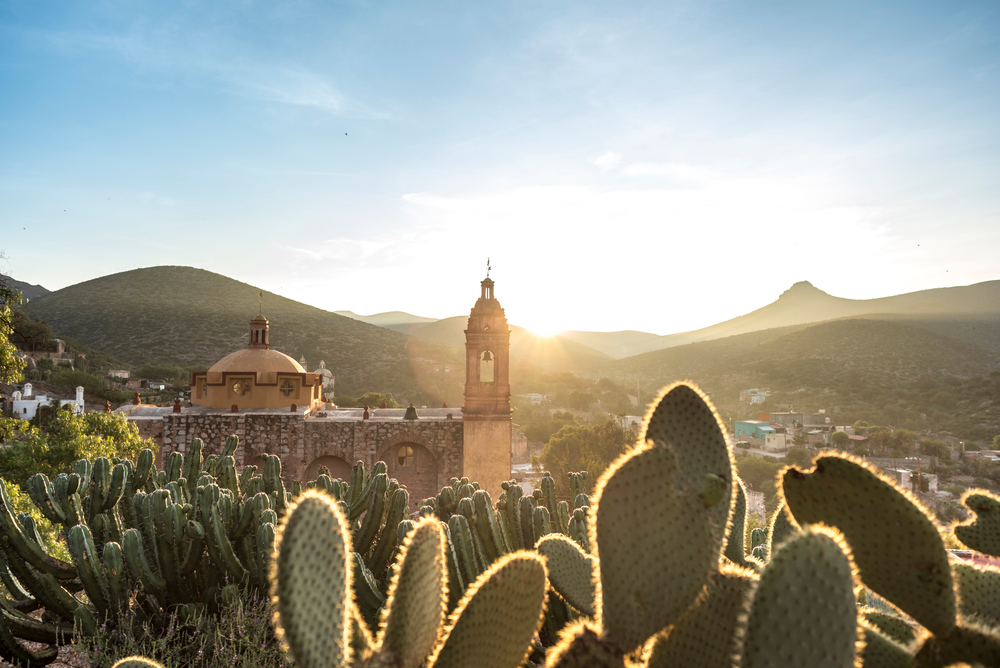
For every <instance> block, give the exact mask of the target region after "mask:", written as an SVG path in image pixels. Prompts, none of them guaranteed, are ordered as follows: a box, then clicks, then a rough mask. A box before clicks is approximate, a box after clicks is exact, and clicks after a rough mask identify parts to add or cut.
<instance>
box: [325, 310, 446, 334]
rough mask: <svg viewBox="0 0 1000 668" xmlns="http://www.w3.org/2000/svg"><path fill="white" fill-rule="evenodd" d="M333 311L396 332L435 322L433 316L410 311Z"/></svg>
mask: <svg viewBox="0 0 1000 668" xmlns="http://www.w3.org/2000/svg"><path fill="white" fill-rule="evenodd" d="M334 313H336V314H337V315H342V316H344V317H346V318H352V319H354V320H360V321H361V322H367V323H368V324H369V325H375V326H377V327H386V328H388V329H394V330H396V331H397V332H400V331H401V332H405V330H406V328H408V327H409V326H411V325H422V324H425V323H430V322H436V319H435V318H425V317H423V316H419V315H413V314H412V313H406V312H404V311H386V312H385V313H375V314H373V315H358V314H357V313H355V312H354V311H334Z"/></svg>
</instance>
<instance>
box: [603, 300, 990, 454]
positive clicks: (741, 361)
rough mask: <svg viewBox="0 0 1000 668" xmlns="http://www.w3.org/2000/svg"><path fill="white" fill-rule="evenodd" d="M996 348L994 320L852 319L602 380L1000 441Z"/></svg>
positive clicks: (763, 335) (719, 344)
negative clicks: (681, 386) (683, 386)
mask: <svg viewBox="0 0 1000 668" xmlns="http://www.w3.org/2000/svg"><path fill="white" fill-rule="evenodd" d="M998 349H1000V319H994V320H988V319H969V320H958V319H947V318H939V319H925V320H904V319H902V318H897V319H891V320H879V319H873V318H855V319H846V320H836V321H832V322H824V323H820V324H816V325H809V326H801V325H795V326H789V327H785V328H776V329H771V330H764V331H758V332H752V333H748V334H740V335H736V336H731V337H727V338H722V339H716V340H714V341H704V342H699V343H692V344H687V345H683V346H677V347H674V348H668V349H665V350H658V351H654V352H651V353H645V354H643V355H637V356H635V357H631V358H628V359H624V360H617V361H615V362H613V363H612V364H611V366H610V368H609V370H608V371H607V375H609V376H610V377H612V378H614V379H616V380H619V381H625V382H629V383H635V382H640V383H642V384H643V386H644V387H648V388H650V391H652V390H653V389H654V388H658V387H660V386H661V385H664V384H666V383H668V382H671V381H674V380H677V379H680V378H690V379H693V380H695V381H696V382H698V383H699V384H701V385H702V386H703V387H704V388H705V389H706V390H707V391H709V392H710V393H712V395H713V398H714V399H715V400H716V401H717V403H719V404H721V405H727V406H730V407H733V408H734V409H736V408H739V410H742V411H743V412H744V414H745V415H754V416H755V415H756V411H757V410H763V411H765V412H766V411H767V410H768V406H766V405H765V406H762V407H759V408H758V407H753V408H751V407H750V406H746V405H744V406H742V407H740V406H739V404H738V403H737V402H738V399H739V391H740V390H741V389H749V388H751V387H766V388H769V389H770V390H772V391H773V392H774V394H773V395H772V398H771V399H769V402H771V403H772V404H781V405H783V404H792V405H794V406H796V408H797V409H799V410H807V411H808V410H816V409H819V408H825V409H828V410H833V409H837V408H839V409H840V411H841V413H842V414H844V415H850V416H852V417H851V419H852V421H853V419H859V418H864V419H870V420H871V421H873V423H881V424H891V425H893V426H895V427H906V428H909V429H915V430H918V431H921V432H926V431H928V430H934V431H950V432H952V433H954V434H956V435H958V436H960V437H963V438H975V439H989V438H992V436H993V435H996V434H1000V354H998V352H997V350H998ZM994 386H996V387H994Z"/></svg>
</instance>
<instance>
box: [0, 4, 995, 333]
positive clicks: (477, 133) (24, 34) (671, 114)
mask: <svg viewBox="0 0 1000 668" xmlns="http://www.w3.org/2000/svg"><path fill="white" fill-rule="evenodd" d="M998 121H1000V5H998V4H997V3H996V2H992V1H989V2H961V1H949V2H919V1H905V2H880V1H878V0H874V1H872V0H869V1H866V2H836V3H834V2H823V3H820V2H768V1H766V0H764V1H761V2H753V3H747V2H737V1H732V2H729V1H711V0H708V1H701V2H668V1H667V2H665V1H662V0H661V1H659V2H649V3H641V2H636V3H627V2H616V3H607V2H580V1H574V2H562V1H559V0H556V1H553V2H545V3H539V2H502V1H498V2H492V3H476V2H473V3H469V2H438V3H421V2H413V1H412V0H411V1H407V2H397V1H395V0H385V1H382V2H361V1H358V2H341V3H338V2H332V1H322V2H310V1H289V2H254V1H243V2H234V1H226V0H219V1H215V2H176V3H156V2H141V1H134V0H130V1H129V2H124V1H122V2H118V1H115V0H108V1H105V2H79V3H40V2H34V1H30V0H24V1H22V0H0V252H2V254H3V256H4V257H3V259H2V260H0V272H2V273H5V274H9V275H11V276H13V277H14V278H16V279H18V280H22V281H27V282H30V283H37V284H41V285H43V286H45V287H46V288H48V289H50V290H55V289H59V288H63V287H66V286H69V285H73V284H75V283H79V282H82V281H86V280H90V279H93V278H97V277H100V276H104V275H107V274H111V273H116V272H120V271H127V270H130V269H135V268H139V267H149V266H158V265H184V266H194V267H200V268H203V269H207V270H209V271H213V272H217V273H219V274H223V275H226V276H229V277H231V278H235V279H238V280H240V281H244V282H246V283H249V284H251V285H254V286H259V287H261V288H264V289H267V290H270V291H273V292H276V293H278V294H281V295H284V296H286V297H289V298H292V299H296V300H298V301H301V302H305V303H307V304H311V305H313V306H317V307H320V308H324V309H328V310H353V311H355V312H357V313H363V314H372V313H377V312H382V311H390V310H403V311H407V312H410V313H415V314H418V315H422V316H427V317H438V318H441V317H449V316H454V315H462V314H465V313H468V310H469V309H470V308H471V306H472V305H473V303H474V302H475V299H476V298H477V297H478V296H479V285H478V283H479V281H481V280H482V279H483V278H484V276H485V273H486V263H487V259H489V261H490V263H491V266H492V272H491V277H492V278H493V279H494V280H495V281H496V296H497V298H498V299H499V300H500V302H501V304H502V305H503V306H504V307H505V309H506V312H507V317H508V320H509V321H510V322H511V323H513V324H517V325H521V326H525V327H528V328H530V329H534V330H535V331H538V332H540V333H550V332H553V331H557V330H561V329H580V330H596V331H615V330H623V329H636V330H642V331H647V332H654V333H657V334H669V333H674V332H681V331H688V330H692V329H697V328H700V327H704V326H708V325H711V324H714V323H716V322H720V321H723V320H727V319H729V318H732V317H736V316H738V315H741V314H744V313H748V312H750V311H752V310H754V309H756V308H759V307H761V306H764V305H765V304H767V303H769V302H771V301H774V299H776V298H777V297H778V295H780V294H781V293H782V292H783V291H784V290H787V289H788V288H789V287H791V285H792V284H793V283H795V282H797V281H803V280H805V281H810V282H811V283H812V284H813V285H815V286H816V287H818V288H820V289H822V290H824V291H826V292H828V293H830V294H833V295H836V296H839V297H846V298H851V299H869V298H876V297H882V296H887V295H892V294H899V293H904V292H911V291H915V290H922V289H928V288H936V287H945V286H954V285H968V284H972V283H977V282H981V281H987V280H997V279H1000V187H998V186H1000V122H998ZM193 298H196V295H194V296H193Z"/></svg>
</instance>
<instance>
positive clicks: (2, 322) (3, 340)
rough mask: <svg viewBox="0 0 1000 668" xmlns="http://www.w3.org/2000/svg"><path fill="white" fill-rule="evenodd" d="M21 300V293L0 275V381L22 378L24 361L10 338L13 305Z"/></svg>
mask: <svg viewBox="0 0 1000 668" xmlns="http://www.w3.org/2000/svg"><path fill="white" fill-rule="evenodd" d="M22 301H23V298H22V297H21V293H20V292H19V291H18V290H15V289H14V288H12V287H10V286H9V285H7V281H6V279H5V277H3V276H0V383H16V382H18V381H20V380H22V379H23V378H24V376H23V375H22V373H21V370H22V369H24V366H25V362H24V360H23V359H22V358H21V357H20V356H19V355H18V354H17V349H16V347H15V346H14V344H13V343H12V342H11V340H10V337H11V334H13V331H14V328H13V324H14V322H13V318H14V307H15V306H18V305H20V304H21V302H22Z"/></svg>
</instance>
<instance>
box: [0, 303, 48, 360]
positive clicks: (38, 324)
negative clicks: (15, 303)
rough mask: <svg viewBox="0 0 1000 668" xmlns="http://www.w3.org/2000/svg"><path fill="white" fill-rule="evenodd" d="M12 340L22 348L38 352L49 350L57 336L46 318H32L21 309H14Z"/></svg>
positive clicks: (12, 315)
mask: <svg viewBox="0 0 1000 668" xmlns="http://www.w3.org/2000/svg"><path fill="white" fill-rule="evenodd" d="M11 317H12V322H11V328H12V330H13V335H12V336H11V340H12V341H13V342H14V345H16V346H17V347H18V348H20V349H21V350H27V351H28V352H32V353H37V352H41V351H44V350H48V349H49V346H51V345H52V338H53V337H54V336H55V334H53V332H52V328H51V327H49V326H48V325H47V324H46V323H45V321H44V320H32V319H31V316H29V315H28V314H27V313H25V312H24V311H22V310H21V309H14V312H13V313H12V314H11Z"/></svg>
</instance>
